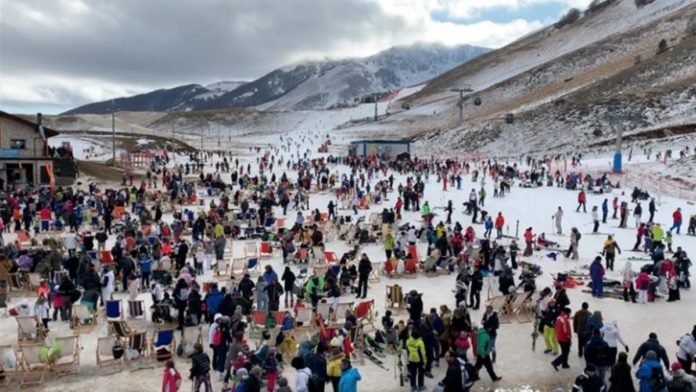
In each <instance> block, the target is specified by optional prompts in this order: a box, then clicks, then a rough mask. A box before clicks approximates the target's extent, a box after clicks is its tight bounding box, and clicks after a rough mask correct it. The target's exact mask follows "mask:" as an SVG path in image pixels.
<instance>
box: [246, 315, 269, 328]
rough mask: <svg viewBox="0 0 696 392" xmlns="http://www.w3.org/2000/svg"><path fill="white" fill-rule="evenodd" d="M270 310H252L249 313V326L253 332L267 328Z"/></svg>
mask: <svg viewBox="0 0 696 392" xmlns="http://www.w3.org/2000/svg"><path fill="white" fill-rule="evenodd" d="M267 314H268V312H266V311H265V310H252V311H251V314H249V327H250V328H251V332H252V333H258V332H259V331H262V330H263V329H264V328H266V316H267Z"/></svg>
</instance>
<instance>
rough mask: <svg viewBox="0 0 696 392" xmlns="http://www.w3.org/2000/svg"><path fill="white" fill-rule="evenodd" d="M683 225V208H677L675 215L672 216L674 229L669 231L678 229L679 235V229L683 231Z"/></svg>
mask: <svg viewBox="0 0 696 392" xmlns="http://www.w3.org/2000/svg"><path fill="white" fill-rule="evenodd" d="M681 225H682V213H681V208H677V210H676V211H674V213H673V214H672V228H671V229H669V231H672V230H674V229H677V234H679V229H681Z"/></svg>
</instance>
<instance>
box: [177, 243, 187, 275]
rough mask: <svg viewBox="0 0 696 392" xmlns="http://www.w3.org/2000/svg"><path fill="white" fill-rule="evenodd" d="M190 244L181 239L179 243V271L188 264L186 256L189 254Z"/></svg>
mask: <svg viewBox="0 0 696 392" xmlns="http://www.w3.org/2000/svg"><path fill="white" fill-rule="evenodd" d="M188 250H189V248H188V245H187V244H186V241H184V240H181V242H180V243H179V248H178V251H177V253H176V270H177V271H179V270H180V269H182V268H184V265H186V256H187V255H188Z"/></svg>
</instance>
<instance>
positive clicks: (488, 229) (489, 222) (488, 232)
mask: <svg viewBox="0 0 696 392" xmlns="http://www.w3.org/2000/svg"><path fill="white" fill-rule="evenodd" d="M484 227H485V228H486V231H485V232H484V233H483V236H484V237H486V238H490V237H491V232H492V231H493V219H492V218H491V217H490V216H489V217H488V218H486V222H485V223H484Z"/></svg>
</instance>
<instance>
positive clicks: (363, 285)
mask: <svg viewBox="0 0 696 392" xmlns="http://www.w3.org/2000/svg"><path fill="white" fill-rule="evenodd" d="M370 272H372V263H371V262H370V259H369V258H368V257H367V255H366V254H365V253H363V254H362V257H361V258H360V263H359V264H358V295H357V296H356V298H360V296H361V295H362V298H365V297H367V280H368V279H369V278H370Z"/></svg>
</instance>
